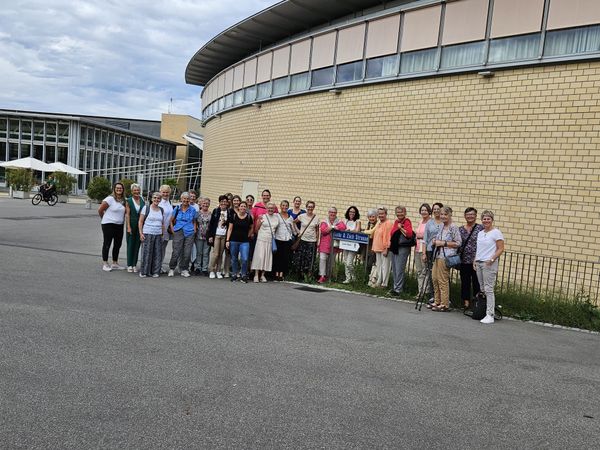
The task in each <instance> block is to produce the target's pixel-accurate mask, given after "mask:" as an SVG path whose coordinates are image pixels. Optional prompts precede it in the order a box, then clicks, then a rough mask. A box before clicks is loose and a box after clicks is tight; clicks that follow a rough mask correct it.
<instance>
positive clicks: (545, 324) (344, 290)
mask: <svg viewBox="0 0 600 450" xmlns="http://www.w3.org/2000/svg"><path fill="white" fill-rule="evenodd" d="M286 283H288V284H293V285H296V286H308V287H315V285H313V284H307V283H300V282H299V281H286ZM318 288H319V289H323V290H325V291H333V292H342V293H344V294H354V295H361V296H363V297H370V298H376V299H379V300H386V301H389V302H398V303H413V304H414V303H415V300H406V299H402V298H393V297H384V296H381V295H375V294H367V293H364V292H356V291H349V290H347V289H340V288H334V287H328V286H322V285H318ZM502 320H510V321H514V322H521V323H530V324H533V325H537V326H541V327H546V328H557V329H560V330H567V331H576V332H579V333H586V334H595V335H600V331H592V330H585V329H583V328H575V327H567V326H564V325H556V324H553V323H548V322H536V321H535V320H519V319H515V318H513V317H509V316H503V318H502Z"/></svg>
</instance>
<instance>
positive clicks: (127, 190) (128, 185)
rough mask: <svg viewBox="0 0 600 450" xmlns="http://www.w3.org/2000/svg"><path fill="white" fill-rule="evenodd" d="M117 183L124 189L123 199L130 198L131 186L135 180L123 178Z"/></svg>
mask: <svg viewBox="0 0 600 450" xmlns="http://www.w3.org/2000/svg"><path fill="white" fill-rule="evenodd" d="M119 183H122V184H123V186H124V187H125V197H131V185H132V184H133V183H135V180H132V179H130V178H123V179H121V180H119Z"/></svg>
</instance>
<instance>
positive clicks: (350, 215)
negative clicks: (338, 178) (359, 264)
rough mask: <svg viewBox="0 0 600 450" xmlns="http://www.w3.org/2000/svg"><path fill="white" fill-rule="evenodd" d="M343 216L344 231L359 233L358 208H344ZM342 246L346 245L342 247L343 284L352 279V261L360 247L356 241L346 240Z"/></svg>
mask: <svg viewBox="0 0 600 450" xmlns="http://www.w3.org/2000/svg"><path fill="white" fill-rule="evenodd" d="M344 217H346V222H345V223H346V231H349V232H351V233H360V230H361V225H360V220H359V219H360V213H359V212H358V208H357V207H356V206H351V207H350V208H348V209H347V210H346V214H344ZM344 246H345V247H346V248H344V249H343V257H344V270H345V272H346V279H345V280H344V284H348V283H350V282H351V281H352V280H354V261H355V260H356V253H357V252H358V250H359V249H360V244H359V243H358V242H347V243H344Z"/></svg>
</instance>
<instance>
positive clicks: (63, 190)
mask: <svg viewBox="0 0 600 450" xmlns="http://www.w3.org/2000/svg"><path fill="white" fill-rule="evenodd" d="M53 176H54V181H56V184H55V186H56V193H57V194H58V195H69V193H70V192H71V190H72V189H73V185H74V184H75V183H77V178H75V177H74V176H72V175H69V174H68V173H65V172H54V174H53Z"/></svg>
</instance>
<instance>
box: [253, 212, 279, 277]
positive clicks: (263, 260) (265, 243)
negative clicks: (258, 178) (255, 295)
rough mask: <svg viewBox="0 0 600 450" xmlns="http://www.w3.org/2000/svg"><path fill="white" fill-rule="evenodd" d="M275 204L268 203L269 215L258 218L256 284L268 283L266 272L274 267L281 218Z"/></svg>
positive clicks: (254, 267) (255, 264) (255, 254)
mask: <svg viewBox="0 0 600 450" xmlns="http://www.w3.org/2000/svg"><path fill="white" fill-rule="evenodd" d="M274 213H275V203H272V202H269V203H267V213H266V214H263V215H261V216H259V217H258V227H257V229H258V234H257V235H256V246H255V247H254V256H253V257H252V270H254V271H255V272H254V282H255V283H258V282H259V280H260V282H262V283H266V282H267V279H266V278H265V272H270V271H271V268H272V266H273V241H274V240H275V232H276V231H277V228H279V216H278V215H275V214H274Z"/></svg>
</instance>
